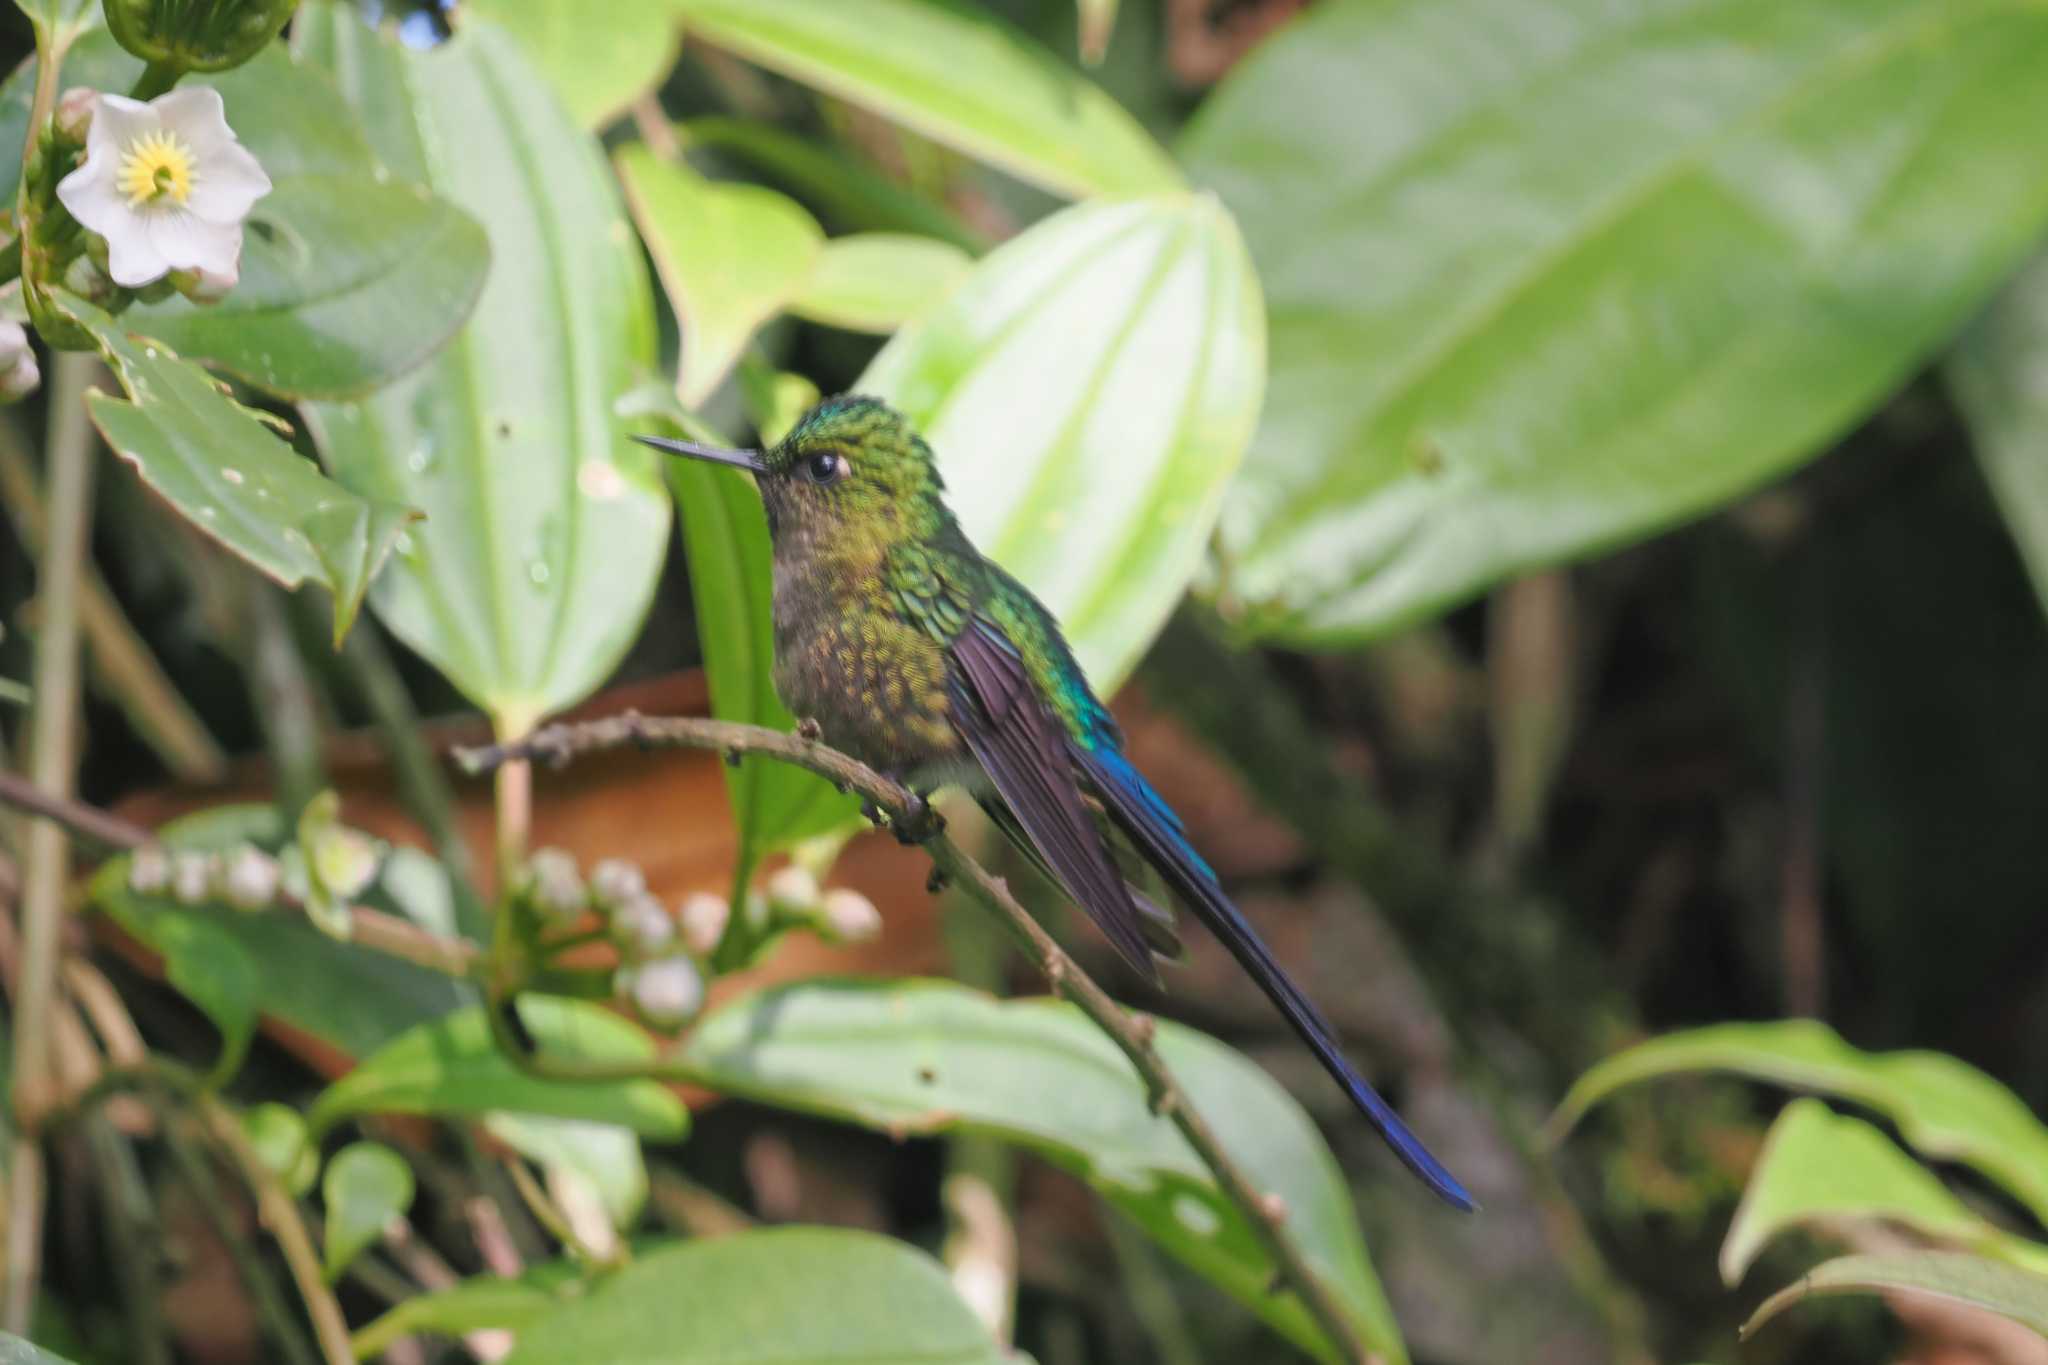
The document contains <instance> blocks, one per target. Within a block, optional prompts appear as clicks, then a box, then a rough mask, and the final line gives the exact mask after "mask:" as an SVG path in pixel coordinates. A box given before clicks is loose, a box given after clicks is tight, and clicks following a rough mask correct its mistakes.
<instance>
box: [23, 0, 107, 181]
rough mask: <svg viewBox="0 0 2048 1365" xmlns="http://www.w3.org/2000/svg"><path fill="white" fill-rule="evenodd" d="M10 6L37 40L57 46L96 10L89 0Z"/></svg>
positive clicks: (37, 1) (29, 1) (46, 0)
mask: <svg viewBox="0 0 2048 1365" xmlns="http://www.w3.org/2000/svg"><path fill="white" fill-rule="evenodd" d="M14 5H15V8H16V9H19V10H20V11H21V12H22V13H23V14H26V15H27V16H28V21H29V23H30V24H31V25H32V26H33V27H34V28H35V31H36V41H37V42H38V43H40V44H48V43H49V42H51V41H52V39H55V40H56V42H57V45H58V47H59V48H60V49H61V48H62V47H63V45H64V41H65V40H66V38H68V36H69V35H70V34H72V33H75V32H77V31H78V30H79V29H81V28H83V27H85V26H86V25H87V24H90V23H92V22H94V21H95V20H96V19H97V18H98V16H99V11H100V7H99V6H98V5H97V4H95V3H93V0H14ZM9 183H12V182H9Z"/></svg>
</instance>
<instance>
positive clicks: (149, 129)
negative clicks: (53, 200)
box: [85, 95, 163, 163]
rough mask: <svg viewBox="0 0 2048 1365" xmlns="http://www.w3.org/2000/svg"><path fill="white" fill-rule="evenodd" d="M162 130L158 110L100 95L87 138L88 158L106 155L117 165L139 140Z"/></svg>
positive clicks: (123, 97)
mask: <svg viewBox="0 0 2048 1365" xmlns="http://www.w3.org/2000/svg"><path fill="white" fill-rule="evenodd" d="M161 127H163V120H162V119H161V118H159V117H157V112H156V110H155V109H153V108H151V107H150V106H149V105H147V104H144V103H143V102H142V101H141V100H131V99H129V98H128V97H127V96H126V95H101V96H100V97H99V99H98V100H97V101H96V102H95V103H94V105H93V111H92V129H91V130H90V131H89V132H87V133H86V135H85V152H86V156H87V157H88V159H90V158H92V157H97V156H99V155H100V154H101V153H102V152H105V153H107V154H109V155H111V156H112V157H113V159H114V160H115V162H116V163H118V162H119V161H120V159H121V156H122V154H123V153H124V152H126V151H127V149H128V148H129V147H130V146H131V145H133V144H134V143H135V142H136V141H137V140H139V139H141V138H144V137H147V136H148V135H149V134H151V133H153V132H155V131H156V130H157V129H159V128H161Z"/></svg>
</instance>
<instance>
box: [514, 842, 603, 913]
mask: <svg viewBox="0 0 2048 1365" xmlns="http://www.w3.org/2000/svg"><path fill="white" fill-rule="evenodd" d="M526 901H527V904H529V905H531V906H532V907H533V908H534V909H535V910H537V911H539V912H540V914H541V917H542V918H544V919H549V920H555V921H558V922H561V923H568V922H571V921H573V920H575V919H577V918H578V917H579V916H581V915H582V914H583V912H584V911H585V910H588V909H589V908H590V889H589V888H588V887H586V886H585V885H584V884H583V873H582V871H581V869H579V868H578V867H577V866H576V859H575V858H574V857H572V856H571V855H570V854H568V853H566V852H564V851H563V850H561V849H559V848H543V849H540V850H538V851H536V852H535V853H534V855H533V856H532V857H530V858H528V859H527V860H526Z"/></svg>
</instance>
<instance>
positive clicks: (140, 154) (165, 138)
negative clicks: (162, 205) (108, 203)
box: [116, 128, 192, 209]
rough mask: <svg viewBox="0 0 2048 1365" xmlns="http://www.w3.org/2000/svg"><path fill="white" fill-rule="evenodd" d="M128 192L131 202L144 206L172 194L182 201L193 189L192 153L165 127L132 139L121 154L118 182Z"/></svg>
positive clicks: (136, 206)
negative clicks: (133, 140) (134, 139)
mask: <svg viewBox="0 0 2048 1365" xmlns="http://www.w3.org/2000/svg"><path fill="white" fill-rule="evenodd" d="M116 183H118V184H119V185H120V188H121V193H123V194H125V195H127V196H128V203H129V206H130V207H132V208H138V209H139V208H141V207H142V206H143V205H145V204H149V203H153V202H155V201H156V200H158V199H161V198H163V197H164V196H165V195H169V196H170V198H171V200H172V202H174V203H179V204H182V203H184V202H185V197H186V196H187V195H189V194H191V193H192V153H191V152H189V151H187V150H186V148H185V144H184V143H182V142H180V141H178V136H177V134H175V133H172V132H169V131H167V130H165V129H161V128H160V129H158V130H157V131H156V132H153V133H149V134H147V135H146V136H144V137H142V138H139V139H137V140H136V141H135V142H133V143H130V144H129V147H128V150H127V152H125V153H124V154H123V155H122V157H121V174H120V177H119V179H118V181H117V182H116Z"/></svg>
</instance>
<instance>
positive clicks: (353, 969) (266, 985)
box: [89, 805, 473, 1057]
mask: <svg viewBox="0 0 2048 1365" xmlns="http://www.w3.org/2000/svg"><path fill="white" fill-rule="evenodd" d="M157 837H158V838H159V839H160V840H162V841H163V842H164V843H165V844H166V845H167V846H169V847H171V848H174V849H192V850H197V851H202V852H222V851H225V850H228V849H231V848H234V847H235V846H236V845H238V844H243V843H250V844H254V845H256V846H257V847H258V848H262V849H265V850H268V851H271V852H275V851H276V850H278V849H280V848H282V847H284V846H285V845H286V844H287V843H288V842H289V838H288V836H287V834H286V831H285V829H284V828H283V826H282V824H281V822H280V821H279V819H278V815H277V811H276V810H275V808H274V807H271V806H268V805H263V806H216V807H214V808H213V809H211V810H204V811H200V812H198V813H196V814H193V815H189V816H186V817H185V818H184V819H182V820H177V821H173V822H172V823H170V824H168V825H165V826H164V827H163V828H161V829H159V830H158V831H157ZM129 861H130V860H129V859H128V858H127V857H126V856H122V857H119V858H111V859H109V860H108V861H107V862H106V863H104V864H102V865H101V867H100V870H99V871H98V872H97V873H95V874H94V876H93V879H92V883H91V886H90V889H89V897H90V899H91V901H92V903H93V904H94V905H96V906H97V907H99V909H101V910H102V911H104V912H106V913H107V914H108V915H109V916H110V917H112V919H113V920H114V921H115V923H117V924H119V925H120V926H121V928H122V929H123V930H125V931H126V932H127V933H129V934H131V935H133V936H134V937H135V938H136V939H137V940H138V941H139V942H141V943H142V944H144V945H145V946H146V947H148V948H149V949H151V950H152V951H154V952H157V953H160V954H164V955H166V956H168V954H169V952H170V950H171V948H172V947H173V945H176V944H179V943H182V942H186V941H189V940H191V939H193V938H195V937H199V936H204V935H206V934H209V933H215V932H224V933H227V934H229V935H231V936H232V937H233V938H234V939H235V940H236V941H237V942H239V943H240V944H241V945H242V947H243V949H244V950H245V951H246V952H247V953H248V955H249V957H250V958H251V959H252V960H253V961H254V962H255V963H256V966H257V972H256V992H255V1003H256V1008H257V1009H258V1011H260V1012H261V1013H262V1014H263V1015H265V1016H266V1017H268V1018H271V1019H275V1020H277V1021H279V1022H280V1023H283V1024H286V1025H288V1026H289V1027H290V1028H292V1029H293V1030H294V1031H296V1032H297V1033H299V1034H300V1035H302V1036H304V1037H308V1038H312V1039H315V1040H317V1041H318V1042H320V1043H323V1044H325V1045H326V1046H328V1047H331V1048H333V1049H335V1050H336V1051H337V1052H340V1053H341V1054H342V1055H344V1056H348V1057H361V1056H363V1055H365V1054H366V1053H368V1052H370V1051H371V1050H373V1049H374V1048H376V1047H377V1046H378V1045H379V1044H381V1043H382V1042H384V1040H385V1039H387V1038H390V1037H391V1036H392V1035H393V1034H396V1033H398V1032H400V1031H401V1030H403V1029H406V1028H408V1027H410V1026H412V1025H413V1024H416V1023H418V1022H420V1021H422V1020H426V1019H431V1018H434V1017H436V1016H439V1015H441V1014H445V1013H446V1012H447V1011H449V1010H451V1009H453V1008H455V1007H456V1006H457V1005H459V1004H461V1003H462V1002H463V1001H464V1000H467V999H470V998H473V996H472V994H471V993H470V992H469V991H468V989H467V988H466V987H464V986H462V985H460V984H459V983H457V982H454V981H451V980H449V979H448V978H447V977H445V976H442V975H440V974H439V973H436V972H431V971H428V970H427V969H426V968H424V967H416V966H414V965H413V964H412V963H410V962H403V961H400V960H399V959H397V958H395V957H392V956H390V955H389V954H387V953H380V952H374V951H372V950H370V949H367V948H361V947H358V946H356V945H354V944H350V943H338V942H336V941H335V940H334V939H331V938H329V937H328V936H327V935H325V934H323V933H321V932H320V931H319V930H317V929H315V928H313V927H312V925H310V924H308V923H307V922H306V920H305V918H304V917H303V916H300V915H294V914H290V913H287V912H282V911H272V912H265V913H261V914H248V913H244V912H242V911H238V910H234V909H231V908H229V907H228V906H226V905H224V904H221V905H200V906H186V905H180V904H179V903H178V902H176V901H174V900H171V899H170V898H169V897H165V896H145V895H141V894H139V893H138V892H136V891H134V890H132V889H130V887H129V885H128V871H129ZM195 922H196V923H197V924H199V925H200V926H201V927H200V928H198V929H197V930H193V929H189V928H186V927H184V926H185V925H187V924H190V923H195Z"/></svg>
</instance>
